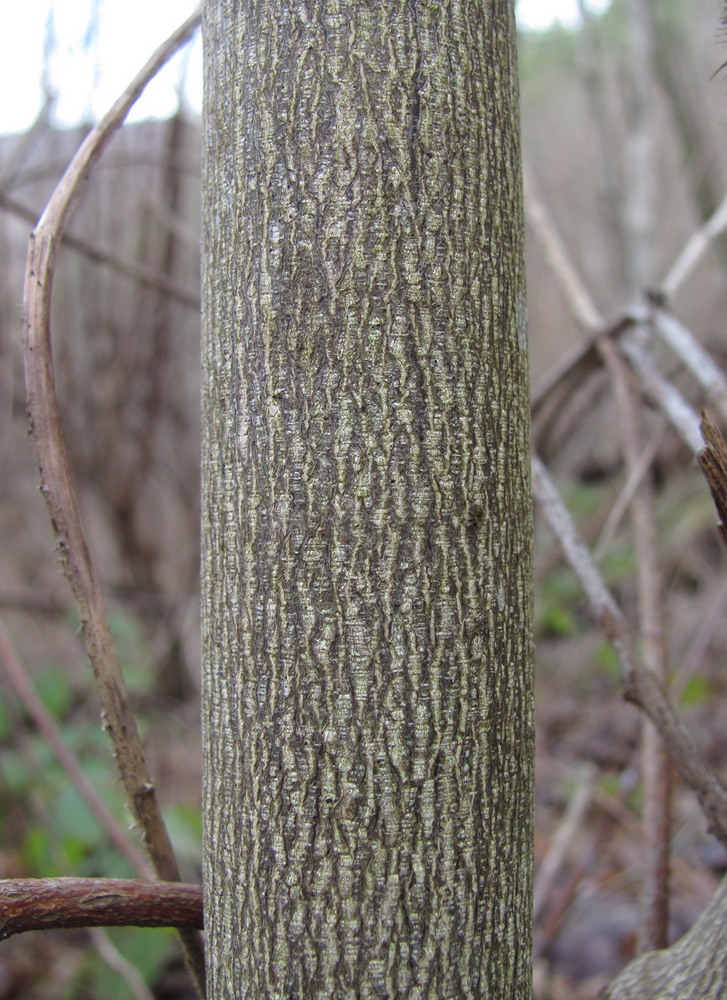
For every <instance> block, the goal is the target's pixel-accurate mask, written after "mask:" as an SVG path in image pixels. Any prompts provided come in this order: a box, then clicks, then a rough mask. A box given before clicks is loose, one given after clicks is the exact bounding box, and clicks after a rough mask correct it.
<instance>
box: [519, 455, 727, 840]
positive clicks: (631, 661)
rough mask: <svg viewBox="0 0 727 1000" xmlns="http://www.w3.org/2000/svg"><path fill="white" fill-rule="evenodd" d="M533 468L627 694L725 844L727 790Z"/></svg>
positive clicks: (538, 491) (544, 507)
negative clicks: (647, 666) (648, 665)
mask: <svg viewBox="0 0 727 1000" xmlns="http://www.w3.org/2000/svg"><path fill="white" fill-rule="evenodd" d="M532 473H533V493H534V496H535V499H536V501H537V503H538V504H539V506H540V509H541V511H542V513H543V516H544V517H545V520H546V522H547V524H548V527H549V528H550V530H551V531H552V533H553V535H554V537H555V539H556V541H557V542H558V545H559V546H560V549H561V552H562V553H563V556H564V558H565V560H566V562H567V563H568V564H569V565H570V567H571V569H572V570H573V571H574V573H575V574H576V576H577V578H578V581H579V583H580V585H581V587H582V588H583V591H584V593H585V595H586V597H587V599H588V602H589V604H590V606H591V613H592V614H593V616H594V618H595V619H596V621H597V622H598V623H599V624H600V626H601V629H602V630H603V632H604V634H605V636H606V638H607V639H608V640H609V642H610V643H611V645H612V646H613V648H614V650H615V651H616V653H617V655H618V658H619V660H620V662H621V668H622V670H623V674H624V693H625V696H626V698H627V699H628V700H629V701H631V702H633V703H634V704H635V705H637V706H638V707H639V708H641V709H642V711H644V712H645V713H646V714H647V715H648V717H649V718H650V719H651V721H652V722H653V723H654V725H655V726H656V728H657V729H658V731H659V733H660V734H661V736H662V738H663V739H664V741H665V743H666V745H667V747H668V748H669V754H670V756H671V759H672V763H673V764H674V766H675V768H676V769H677V771H678V772H679V774H680V775H681V777H682V779H683V781H684V782H685V784H686V785H687V786H688V787H689V788H691V789H692V790H693V791H694V793H695V795H696V796H697V798H698V800H699V803H700V805H701V807H702V811H703V813H704V815H705V817H706V819H707V822H708V824H709V830H710V832H711V833H712V834H713V835H714V836H715V837H717V839H718V840H720V841H721V843H723V844H725V845H726V846H727V792H726V791H725V790H724V788H722V786H721V785H720V783H719V782H718V781H717V779H716V777H715V776H714V774H713V773H712V771H711V769H710V767H709V765H708V764H707V762H706V761H705V760H704V757H703V756H702V754H701V753H700V751H699V749H698V747H697V745H696V743H695V742H694V740H693V738H692V736H691V734H690V733H689V731H688V730H687V729H686V727H685V726H684V724H683V722H682V721H681V719H680V718H679V717H678V715H677V713H676V711H675V709H674V706H673V705H672V703H671V702H670V700H669V698H668V697H667V695H666V692H665V691H664V688H663V686H662V684H661V682H660V680H659V679H658V678H657V677H655V676H654V675H653V674H652V673H651V672H650V671H648V670H645V669H644V667H643V665H642V664H641V662H640V660H639V657H638V655H637V653H636V647H635V645H634V642H633V639H632V638H631V635H630V634H629V631H628V628H627V627H626V623H625V621H624V619H623V615H622V614H621V612H620V610H619V608H618V606H617V604H616V602H615V601H614V599H613V597H612V595H611V593H610V591H609V590H608V587H607V586H606V584H605V583H604V581H603V578H602V576H601V574H600V573H599V571H598V567H597V566H596V564H595V563H594V561H593V558H592V556H591V554H590V552H589V551H588V549H587V548H586V546H585V545H584V544H583V543H582V541H581V540H580V538H579V537H578V532H577V530H576V527H575V525H574V524H573V521H572V519H571V516H570V514H569V513H568V511H567V509H566V507H565V504H564V503H563V501H562V500H561V498H560V495H559V494H558V491H557V489H556V488H555V485H554V484H553V481H552V479H551V478H550V476H549V475H548V472H547V470H546V468H545V466H544V465H543V463H542V462H541V460H540V459H539V458H538V457H537V455H534V456H533V463H532Z"/></svg>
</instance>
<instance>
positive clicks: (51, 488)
mask: <svg viewBox="0 0 727 1000" xmlns="http://www.w3.org/2000/svg"><path fill="white" fill-rule="evenodd" d="M199 20H200V15H199V13H197V14H194V15H193V16H192V17H190V18H188V19H187V20H186V21H185V22H184V24H183V25H182V26H181V27H180V28H178V29H177V30H176V31H175V32H174V33H173V34H172V35H171V36H170V37H169V39H167V41H166V42H164V44H163V45H161V46H160V47H159V49H157V51H156V52H155V53H154V55H153V56H152V58H151V59H150V60H149V62H148V63H147V64H146V66H145V67H144V68H143V70H142V71H141V72H140V73H139V74H138V75H137V76H136V77H135V79H134V80H133V81H132V83H131V84H130V85H129V87H128V88H127V90H126V91H125V92H124V93H123V94H122V95H121V97H119V98H118V100H117V101H116V102H115V103H114V105H113V106H112V108H111V110H110V111H109V112H108V113H107V114H106V115H105V116H104V117H103V118H102V120H101V121H100V122H99V123H98V125H97V126H96V127H95V128H94V129H93V130H92V131H91V132H90V133H89V135H88V136H87V137H86V139H85V140H84V142H83V143H82V144H81V147H80V148H79V150H78V152H77V153H76V155H75V156H74V158H73V160H72V161H71V164H70V166H69V167H68V169H67V171H66V173H65V174H64V175H63V177H62V178H61V180H60V182H59V183H58V186H57V187H56V189H55V191H54V192H53V194H52V195H51V198H50V201H49V202H48V205H47V206H46V209H45V211H44V212H43V215H42V216H41V219H40V221H39V223H38V226H37V228H36V230H35V232H34V233H33V234H32V235H31V237H30V245H29V249H28V261H27V267H26V275H25V289H24V300H23V353H24V358H25V375H26V383H27V392H28V415H29V419H30V428H31V432H32V433H33V436H34V437H35V440H36V445H37V449H38V464H39V467H40V478H41V487H40V488H41V492H42V493H43V494H44V496H45V499H46V503H47V505H48V511H49V513H50V519H51V523H52V525H53V530H54V532H55V536H56V541H57V544H58V548H59V551H60V555H61V560H62V562H63V566H64V569H65V572H66V576H67V578H68V580H69V583H70V585H71V588H72V590H73V594H74V597H75V599H76V603H77V605H78V611H79V616H80V620H81V627H82V630H83V635H84V639H85V642H86V648H87V651H88V655H89V658H90V660H91V665H92V667H93V671H94V674H95V677H96V683H97V686H98V690H99V697H100V700H101V715H102V719H103V724H104V727H105V728H106V729H107V731H108V733H109V735H110V737H111V740H112V743H113V748H114V755H115V757H116V762H117V765H118V768H119V773H120V776H121V779H122V782H123V784H124V789H125V792H126V797H127V800H128V802H129V806H130V808H131V812H132V815H133V816H134V819H135V821H136V823H137V825H138V827H139V830H140V833H141V836H142V839H143V842H144V845H145V847H146V849H147V851H148V853H149V857H150V859H151V862H152V865H153V867H154V870H155V872H156V874H157V876H158V877H159V878H160V879H163V880H166V881H179V880H180V877H181V876H180V871H179V866H178V864H177V860H176V858H175V856H174V851H173V849H172V844H171V841H170V839H169V834H168V832H167V829H166V826H165V824H164V820H163V818H162V815H161V811H160V809H159V805H158V802H157V798H156V791H155V788H154V784H153V782H152V780H151V776H150V774H149V771H148V769H147V765H146V761H145V759H144V753H143V749H142V745H141V739H140V737H139V733H138V730H137V727H136V720H135V719H134V716H133V714H132V712H131V708H130V706H129V700H128V694H127V691H126V685H125V682H124V678H123V676H122V673H121V667H120V664H119V659H118V655H117V652H116V649H115V647H114V644H113V640H112V637H111V631H110V628H109V623H108V616H107V613H106V605H105V601H104V597H103V593H102V590H101V585H100V582H99V580H98V577H97V575H96V571H95V569H94V566H93V563H92V560H91V554H90V551H89V548H88V544H87V542H86V537H85V533H84V530H83V525H82V522H81V516H80V511H79V508H78V502H77V499H76V495H75V491H74V488H73V482H72V478H71V471H70V464H69V461H68V454H67V450H66V445H65V440H64V436H63V428H62V425H61V415H60V409H59V405H58V399H57V396H56V391H55V378H54V374H53V358H52V351H51V329H50V312H51V294H52V289H53V276H54V270H55V262H56V257H57V253H58V248H59V247H60V244H61V240H62V238H63V233H64V230H65V228H66V225H67V223H68V221H69V219H70V216H71V213H72V211H73V208H74V206H75V205H76V203H77V202H78V199H79V197H80V193H81V190H82V187H83V182H84V181H85V179H86V178H87V177H88V174H89V172H90V170H91V169H92V167H93V165H94V164H95V163H96V161H97V160H98V159H99V157H100V156H101V153H102V152H103V150H104V149H105V147H106V146H107V145H108V142H109V141H110V139H111V138H112V136H113V135H114V134H115V132H116V131H118V129H119V128H120V127H121V125H122V124H123V122H124V119H125V118H126V115H127V114H128V112H129V110H130V109H131V107H132V105H133V104H134V102H135V101H136V100H137V98H138V97H139V96H140V94H141V93H142V91H143V90H144V88H145V86H146V85H147V83H148V82H149V81H150V80H151V79H152V78H153V77H154V76H155V74H156V73H157V72H158V70H159V69H160V68H161V67H162V66H163V65H164V63H165V62H167V61H168V60H169V58H170V57H171V56H172V55H174V53H175V52H176V51H177V50H178V49H179V48H180V47H181V46H182V45H183V44H184V43H185V42H186V41H188V39H189V38H190V37H191V35H192V34H193V32H194V31H195V30H196V28H197V26H198V24H199ZM182 939H183V943H184V946H185V951H186V953H187V959H188V961H189V965H190V970H191V971H192V974H193V975H194V977H195V980H196V982H197V986H198V988H199V990H200V993H201V994H202V995H204V955H203V947H202V942H201V939H200V938H199V936H198V935H195V934H191V933H184V934H183V935H182Z"/></svg>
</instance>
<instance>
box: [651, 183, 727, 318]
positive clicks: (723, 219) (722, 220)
mask: <svg viewBox="0 0 727 1000" xmlns="http://www.w3.org/2000/svg"><path fill="white" fill-rule="evenodd" d="M725 228H727V196H725V198H724V199H723V200H722V202H721V204H720V205H719V206H718V208H717V209H716V211H715V212H714V213H713V215H712V216H711V217H710V218H709V219H707V221H706V222H705V223H704V225H703V226H701V227H700V228H699V229H698V230H697V231H696V233H694V234H693V235H692V236H691V238H690V239H689V241H688V242H687V244H686V246H685V247H684V249H683V250H682V252H681V253H680V254H679V256H678V257H677V259H676V260H675V261H674V263H673V264H672V266H671V268H670V269H669V272H668V273H667V275H666V277H665V278H664V280H663V282H662V283H661V290H662V291H663V292H664V294H665V295H666V296H667V298H669V299H671V298H672V297H673V296H674V295H675V294H676V292H677V290H678V289H679V287H680V286H681V285H682V284H683V283H684V281H685V279H686V278H687V277H688V276H689V274H690V273H691V272H692V271H693V270H694V268H695V267H696V266H697V264H698V263H699V261H700V260H701V258H702V256H703V255H704V253H705V251H706V250H707V248H708V247H709V244H710V243H711V242H712V240H713V239H714V238H715V237H716V236H719V234H720V233H721V232H723V231H724V229H725Z"/></svg>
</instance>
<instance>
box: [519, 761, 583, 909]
mask: <svg viewBox="0 0 727 1000" xmlns="http://www.w3.org/2000/svg"><path fill="white" fill-rule="evenodd" d="M596 777H597V772H596V768H595V767H593V766H592V765H590V764H589V765H586V767H584V768H583V769H582V770H581V772H580V774H579V776H578V780H577V784H576V788H575V790H574V792H573V795H572V796H571V798H570V801H569V802H568V807H567V809H566V811H565V813H564V815H563V819H562V821H561V824H560V826H559V827H558V830H557V832H556V834H555V836H554V837H553V840H552V842H551V845H550V849H549V850H548V853H547V854H546V855H545V857H544V858H543V860H542V862H541V864H540V867H539V869H538V873H537V876H536V880H535V891H534V894H533V920H535V921H537V919H538V917H539V916H540V914H541V913H542V910H543V907H544V905H545V902H546V900H547V899H549V897H550V894H551V892H552V889H553V887H554V885H555V882H556V879H557V877H558V875H559V873H560V870H561V868H562V867H563V864H564V862H565V860H566V858H567V857H568V855H569V854H570V853H571V851H572V848H573V843H574V841H575V840H576V838H577V837H578V836H580V834H581V831H582V829H583V824H584V819H585V816H586V812H587V811H588V807H589V805H590V804H591V801H592V799H593V790H594V787H595V784H596Z"/></svg>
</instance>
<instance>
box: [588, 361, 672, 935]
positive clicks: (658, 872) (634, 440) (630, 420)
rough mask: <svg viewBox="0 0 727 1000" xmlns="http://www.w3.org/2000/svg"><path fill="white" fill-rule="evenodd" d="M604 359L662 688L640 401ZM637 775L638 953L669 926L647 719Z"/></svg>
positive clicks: (657, 775) (622, 366)
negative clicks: (631, 488) (640, 843)
mask: <svg viewBox="0 0 727 1000" xmlns="http://www.w3.org/2000/svg"><path fill="white" fill-rule="evenodd" d="M604 357H605V358H606V361H607V364H608V367H609V370H610V372H611V376H612V379H613V383H614V391H615V395H616V400H617V403H618V406H617V410H618V414H619V423H620V425H621V439H622V448H623V452H624V455H625V458H626V468H627V470H628V473H629V476H630V478H634V477H636V476H639V479H640V482H639V488H638V489H637V490H636V491H635V492H634V496H633V498H632V502H631V519H632V524H633V533H632V534H633V539H634V545H635V548H636V557H637V558H636V565H637V567H638V585H639V626H640V633H641V647H642V650H643V654H642V655H643V665H644V669H645V670H650V671H651V672H652V673H653V674H654V676H656V677H658V678H659V680H660V681H661V683H662V684H663V685H664V686H665V687H666V684H667V682H668V670H667V663H666V640H665V637H664V608H663V584H662V578H661V570H660V565H659V557H658V546H657V539H656V526H655V523H654V497H653V490H652V488H651V482H650V480H649V478H648V477H646V476H643V475H640V473H641V467H642V464H643V463H642V447H641V441H642V438H643V434H642V425H643V419H642V418H641V415H640V412H639V401H638V400H637V398H636V393H635V391H634V389H633V387H632V385H631V384H630V382H629V372H628V370H627V367H626V363H625V362H624V360H623V358H622V357H621V355H620V354H619V353H618V351H617V350H616V348H615V347H614V346H613V344H611V343H610V342H606V343H605V344H604ZM641 775H642V782H643V791H644V805H643V823H644V829H645V832H646V838H645V852H644V853H645V858H644V872H643V878H642V882H641V906H642V917H643V919H642V920H641V924H640V929H639V934H638V944H637V947H638V950H639V951H650V950H652V949H654V948H665V947H666V945H667V944H668V940H667V932H668V926H669V853H670V843H671V768H670V765H669V757H668V754H667V752H666V748H665V746H664V743H663V741H662V739H661V737H660V736H659V734H658V733H657V732H656V730H655V729H654V727H653V726H652V725H651V723H650V722H649V720H648V719H647V718H645V717H644V718H643V725H642V746H641Z"/></svg>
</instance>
